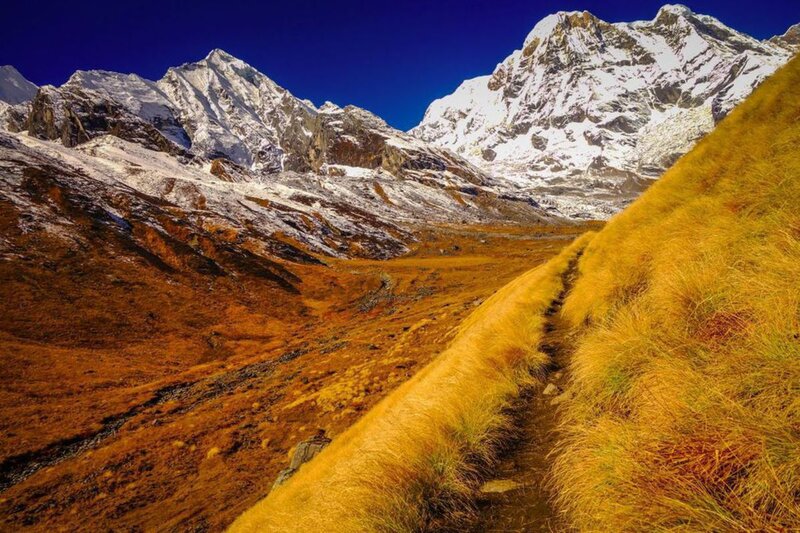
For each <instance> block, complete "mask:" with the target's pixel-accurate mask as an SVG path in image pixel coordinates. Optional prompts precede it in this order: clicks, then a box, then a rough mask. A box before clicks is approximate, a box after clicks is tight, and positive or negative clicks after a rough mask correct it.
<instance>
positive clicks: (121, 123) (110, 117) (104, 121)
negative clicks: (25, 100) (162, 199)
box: [26, 85, 186, 155]
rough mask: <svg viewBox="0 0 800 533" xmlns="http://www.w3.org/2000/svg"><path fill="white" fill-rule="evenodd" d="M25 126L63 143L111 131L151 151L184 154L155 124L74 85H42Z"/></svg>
mask: <svg viewBox="0 0 800 533" xmlns="http://www.w3.org/2000/svg"><path fill="white" fill-rule="evenodd" d="M26 125H27V130H28V133H29V134H30V135H32V136H34V137H37V138H39V139H47V140H57V141H60V142H61V143H63V144H64V146H70V147H71V146H77V145H79V144H82V143H85V142H87V141H89V140H91V139H93V138H95V137H98V136H101V135H107V134H110V135H114V136H116V137H119V138H120V139H125V140H127V141H131V142H135V143H138V144H141V145H142V146H144V147H146V148H149V149H151V150H158V151H161V152H167V153H169V154H173V155H179V154H185V153H186V151H185V149H184V148H182V147H181V146H179V145H178V144H176V143H175V142H173V141H172V140H170V139H168V138H167V137H166V136H165V135H164V134H163V133H162V132H161V130H159V129H158V127H156V125H155V124H154V123H151V122H147V121H145V120H143V119H141V118H140V117H138V116H136V115H134V114H133V113H131V112H130V111H128V110H127V109H125V108H124V107H123V106H122V105H120V104H119V103H117V102H115V101H113V100H109V99H107V98H104V97H103V96H102V95H101V94H99V93H96V92H94V91H90V90H88V89H82V88H80V87H77V86H74V85H65V86H64V87H62V88H60V89H56V88H55V87H50V86H48V87H43V88H41V89H40V90H39V91H38V92H37V94H36V96H35V97H34V99H33V101H32V102H31V107H30V113H29V115H28V118H27V121H26ZM159 125H162V124H160V123H159Z"/></svg>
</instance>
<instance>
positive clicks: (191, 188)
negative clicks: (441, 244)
mask: <svg viewBox="0 0 800 533" xmlns="http://www.w3.org/2000/svg"><path fill="white" fill-rule="evenodd" d="M6 111H7V112H6V113H4V114H3V115H2V116H0V121H2V123H3V124H2V125H3V126H4V127H5V129H6V130H7V132H5V133H3V132H0V185H2V186H0V200H3V201H6V202H8V205H11V206H13V208H14V209H15V210H16V211H17V212H24V213H30V216H28V218H27V219H26V220H27V222H26V223H27V224H28V225H29V226H30V227H31V228H32V229H33V230H36V231H44V232H48V233H50V234H52V236H53V237H56V238H58V239H64V240H66V241H67V242H69V243H73V244H74V243H78V242H81V240H82V239H85V238H87V237H86V235H84V234H83V233H81V232H82V229H83V228H84V227H85V224H84V221H85V217H87V216H88V217H89V219H91V220H93V221H94V222H93V224H95V225H96V224H99V225H101V226H103V227H105V226H107V229H108V230H109V231H113V232H118V233H120V236H119V238H121V239H123V240H124V241H125V242H127V243H128V244H127V245H126V246H128V245H129V246H133V247H134V248H135V249H137V250H145V251H146V253H147V254H150V256H157V257H159V258H160V260H162V261H164V262H165V263H167V264H170V265H172V266H173V267H174V268H178V269H181V268H190V269H192V268H194V266H197V265H200V266H202V268H203V269H208V268H211V269H212V270H215V271H220V272H232V273H236V272H238V271H240V270H241V269H242V268H245V269H250V270H252V268H256V269H257V270H258V269H260V270H264V269H266V271H269V272H272V274H269V275H268V276H267V277H272V278H274V279H280V280H284V281H285V280H286V279H288V278H287V276H286V275H285V273H279V271H280V268H278V267H276V266H275V261H276V260H277V261H295V262H308V261H316V259H315V258H314V257H313V256H312V255H310V254H315V255H321V256H348V257H353V256H365V257H390V256H393V255H397V254H399V253H402V252H403V251H404V250H406V249H407V248H406V246H407V244H408V243H410V242H411V241H412V240H413V239H414V236H413V231H412V229H411V227H412V225H414V224H419V223H423V222H424V223H430V222H437V221H438V222H441V223H453V222H459V221H462V222H481V221H499V220H525V221H537V222H539V221H542V220H545V219H547V218H548V217H549V216H550V215H548V214H547V213H546V212H545V211H544V210H543V209H542V208H540V207H539V206H537V205H536V204H535V202H532V201H531V200H530V198H529V197H525V196H521V195H517V196H515V195H513V194H507V193H506V192H505V191H504V190H501V189H498V188H497V187H496V186H495V184H494V182H493V181H492V180H491V179H489V178H488V177H487V176H486V175H485V174H484V173H483V172H482V171H480V170H479V169H478V168H476V167H474V166H473V165H472V164H470V163H469V162H467V161H466V160H464V159H463V158H461V157H460V156H457V155H455V154H453V153H452V152H450V151H448V150H446V149H443V148H439V147H435V146H432V145H429V144H428V143H426V142H424V141H421V140H419V139H416V138H414V137H412V136H411V135H409V134H406V133H404V132H401V131H398V130H395V129H393V128H391V127H390V126H388V125H387V124H386V123H385V122H384V121H383V120H381V119H380V118H378V117H376V116H375V115H373V114H371V113H369V112H368V111H365V110H363V109H360V108H357V107H354V106H347V107H345V108H340V107H338V106H336V105H334V104H331V103H326V104H325V105H323V106H322V107H321V108H319V109H317V108H316V107H315V106H314V105H313V104H312V103H310V102H308V101H304V100H300V99H298V98H296V97H294V96H293V95H292V94H291V93H290V92H289V91H287V90H286V89H283V88H282V87H280V86H278V85H277V84H275V83H274V82H273V81H272V80H270V79H269V78H267V77H266V76H265V75H264V74H261V73H260V72H258V71H257V70H255V69H254V68H253V67H251V66H249V65H247V64H246V63H244V62H243V61H241V60H239V59H236V58H234V57H233V56H231V55H229V54H226V53H225V52H222V51H220V50H214V51H212V52H211V53H210V54H209V55H208V56H207V57H206V58H205V59H203V60H201V61H198V62H196V63H189V64H185V65H182V66H180V67H176V68H172V69H170V70H169V71H168V72H167V74H166V75H165V76H164V78H163V79H161V80H159V81H158V82H154V81H150V80H146V79H144V78H142V77H140V76H137V75H135V74H120V73H115V72H107V71H78V72H76V73H75V74H74V75H73V76H72V77H70V79H69V80H68V81H67V82H66V83H65V84H64V85H62V86H60V87H54V86H44V87H41V88H39V89H38V91H36V93H35V96H33V98H32V100H31V101H23V102H21V103H18V104H17V105H13V106H12V105H10V104H6ZM34 178H35V179H34ZM31 180H33V181H35V183H34V182H32V181H31ZM43 195H44V196H45V197H46V198H45V199H44V200H43V199H42V196H43ZM51 195H55V196H53V197H52V198H50V196H51ZM47 198H50V199H49V200H48V199H47ZM65 203H66V205H64V204H65ZM79 222H80V223H79ZM92 227H94V226H92ZM0 244H1V243H0ZM70 246H71V245H70ZM2 253H3V250H2V246H0V254H2ZM148 257H149V256H148ZM192 265H194V266H192ZM273 274H274V276H273ZM265 275H267V274H265Z"/></svg>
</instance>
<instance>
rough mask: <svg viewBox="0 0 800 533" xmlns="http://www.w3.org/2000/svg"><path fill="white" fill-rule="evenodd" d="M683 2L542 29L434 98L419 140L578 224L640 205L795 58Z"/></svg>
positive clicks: (793, 34) (781, 44) (568, 18)
mask: <svg viewBox="0 0 800 533" xmlns="http://www.w3.org/2000/svg"><path fill="white" fill-rule="evenodd" d="M797 28H798V26H794V27H793V28H791V29H790V30H789V31H788V32H787V33H786V34H785V35H783V36H781V37H776V38H773V39H770V40H767V41H759V40H757V39H754V38H752V37H750V36H748V35H745V34H743V33H740V32H737V31H735V30H733V29H731V28H729V27H727V26H725V25H724V24H723V23H721V22H720V21H719V20H717V19H715V18H713V17H710V16H706V15H700V14H696V13H693V12H692V11H691V10H689V9H688V8H686V7H685V6H681V5H666V6H664V7H662V8H661V9H660V10H659V12H658V13H657V15H656V16H655V18H653V20H650V21H639V22H631V23H614V24H612V23H608V22H605V21H602V20H600V19H598V18H597V17H595V16H594V15H592V14H591V13H589V12H587V11H583V12H577V11H574V12H559V13H556V14H554V15H550V16H548V17H546V18H545V19H543V20H542V21H540V22H539V23H538V24H536V26H535V27H534V29H533V30H532V31H531V32H530V34H529V35H528V37H527V38H526V39H525V42H524V43H523V45H522V47H521V48H520V49H519V50H516V51H514V52H513V53H512V54H511V55H510V56H508V57H507V58H506V59H505V60H504V61H502V62H501V63H500V64H499V65H498V66H497V68H496V69H495V70H494V72H493V73H492V74H490V75H487V76H481V77H478V78H475V79H471V80H467V81H465V82H464V83H462V84H461V86H460V87H459V88H458V89H457V90H456V91H455V92H454V93H453V94H451V95H449V96H446V97H444V98H441V99H439V100H436V101H434V102H433V103H432V104H431V105H430V107H429V108H428V110H427V112H426V114H425V117H424V119H423V121H422V122H421V123H420V124H419V126H417V127H416V128H414V129H413V130H412V131H411V133H412V134H414V135H415V136H416V137H418V138H419V139H422V140H425V141H428V142H431V143H434V144H438V145H440V146H442V147H446V148H449V149H452V150H453V151H455V152H456V153H458V154H460V155H462V156H464V157H466V158H467V159H469V160H470V161H472V162H473V163H475V164H476V165H478V166H480V167H481V168H483V169H484V170H486V171H487V173H489V174H491V175H493V176H495V177H498V178H504V179H506V180H509V181H511V182H513V183H515V184H516V186H517V187H519V189H520V190H523V191H526V193H530V194H532V195H534V196H535V197H537V198H539V199H540V200H541V201H543V202H545V203H550V204H552V205H555V206H557V208H558V209H559V210H560V211H561V212H564V213H566V214H569V215H571V216H576V217H599V218H604V217H606V216H608V215H609V214H611V213H613V212H615V211H617V210H619V209H620V208H621V207H623V206H624V205H625V204H626V203H627V202H629V201H630V200H632V199H633V198H635V197H636V196H637V195H638V194H639V193H640V192H641V191H642V190H643V189H644V188H645V187H646V186H647V185H648V184H649V183H650V181H651V180H652V179H654V178H656V177H658V176H659V175H660V174H661V173H662V172H663V171H664V170H665V169H666V168H668V167H669V166H670V165H671V164H672V163H673V162H674V161H675V160H676V159H677V158H678V157H679V156H680V155H682V154H684V153H686V152H687V151H688V150H689V149H690V148H691V146H692V145H693V144H694V142H696V140H697V139H699V138H700V137H702V136H703V135H704V134H705V133H707V132H709V131H710V130H711V129H712V128H713V126H714V124H715V123H716V122H717V121H719V120H720V119H721V118H722V117H724V116H725V115H726V114H727V113H728V112H729V111H730V110H731V109H732V108H733V107H734V106H735V105H736V104H737V103H739V102H740V101H742V100H743V99H744V98H745V97H746V96H747V95H749V94H750V92H751V91H752V90H753V89H754V88H755V87H756V86H757V85H758V84H759V83H760V82H761V81H762V80H763V79H764V78H766V77H767V76H769V75H770V74H771V73H772V72H774V71H775V70H776V69H777V68H778V67H779V66H781V65H782V64H784V63H785V62H786V61H788V59H789V58H790V57H791V55H792V54H793V53H794V51H796V50H797V37H798V35H797V31H798V30H797Z"/></svg>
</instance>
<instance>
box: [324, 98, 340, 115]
mask: <svg viewBox="0 0 800 533" xmlns="http://www.w3.org/2000/svg"><path fill="white" fill-rule="evenodd" d="M340 111H342V108H341V107H339V106H338V105H336V104H334V103H333V102H331V101H330V100H326V101H325V103H324V104H322V106H320V108H319V112H320V113H338V112H340Z"/></svg>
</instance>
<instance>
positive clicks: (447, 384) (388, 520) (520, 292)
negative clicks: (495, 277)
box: [231, 234, 589, 532]
mask: <svg viewBox="0 0 800 533" xmlns="http://www.w3.org/2000/svg"><path fill="white" fill-rule="evenodd" d="M588 239H589V235H588V234H587V235H586V236H583V237H581V238H579V239H578V240H577V241H576V242H574V243H573V244H572V245H571V246H570V247H568V248H567V249H565V250H564V251H563V252H562V253H561V254H560V255H559V256H558V257H556V258H555V259H553V260H551V261H550V262H549V263H547V264H546V265H543V266H542V267H540V268H537V269H535V270H532V271H530V272H528V273H527V274H524V275H523V276H520V277H519V278H517V279H516V280H514V281H513V282H511V283H510V284H508V285H507V286H505V287H504V288H503V289H501V290H500V291H498V292H497V293H496V294H495V295H493V296H492V297H491V298H489V299H488V300H487V301H486V302H484V303H483V304H482V305H481V306H480V307H479V308H478V309H477V310H476V311H475V312H474V313H472V315H470V317H469V318H468V319H467V320H466V321H465V322H464V323H463V324H462V325H461V326H460V330H459V333H458V335H457V336H456V338H455V339H454V340H453V342H452V344H451V345H450V346H449V347H448V348H447V350H445V351H444V352H443V353H441V354H440V355H439V356H438V358H436V359H435V360H434V361H433V362H432V363H431V364H430V365H428V366H427V367H426V368H424V369H423V370H421V371H420V372H419V373H418V374H417V375H416V376H414V378H412V379H411V380H410V381H409V382H407V383H405V384H404V385H402V386H401V387H400V388H398V389H397V390H396V391H395V392H394V393H392V394H391V395H390V396H389V397H387V398H386V399H385V400H384V401H382V402H381V403H380V404H378V405H377V406H376V407H375V408H374V409H372V410H371V411H370V412H369V413H368V414H367V415H365V417H364V418H363V419H362V420H360V421H359V422H358V423H357V424H355V425H354V426H353V427H352V428H350V429H349V430H348V431H346V432H345V433H344V434H342V435H341V436H339V437H338V438H336V439H335V440H334V442H333V443H332V444H331V446H329V447H328V448H327V449H326V450H324V451H323V452H322V453H321V454H320V455H319V456H318V457H317V458H316V459H315V460H314V461H312V462H310V463H309V464H307V465H305V466H304V467H303V468H302V469H301V470H300V472H298V474H296V475H295V476H294V477H293V478H291V479H290V480H289V482H288V483H287V484H286V485H285V486H283V487H281V488H280V489H278V490H276V491H275V492H273V493H272V494H270V495H269V496H268V497H267V498H265V499H264V500H262V501H261V502H259V503H258V504H257V505H256V506H255V507H253V508H252V509H250V510H249V511H248V512H246V513H245V514H243V515H242V516H241V517H239V519H237V521H236V522H235V523H234V524H233V525H232V526H231V531H236V532H243V531H312V530H313V531H418V530H420V529H423V528H426V527H429V528H430V527H434V528H435V527H436V520H446V521H448V523H457V522H459V521H461V520H466V519H468V518H469V516H470V513H471V509H472V507H471V500H472V497H473V495H474V492H475V489H476V485H477V483H478V479H479V473H480V472H479V470H480V468H481V467H482V466H485V465H487V464H489V463H491V461H492V460H493V459H494V456H495V452H496V451H497V449H498V446H499V445H500V441H501V440H502V438H503V437H504V434H505V432H506V431H507V430H508V429H509V426H510V424H511V421H510V417H509V415H508V412H509V410H510V408H511V407H512V405H513V403H514V402H515V400H516V399H517V398H518V397H519V395H520V393H521V391H522V390H523V389H524V388H525V387H528V386H530V385H531V383H532V382H533V380H534V378H533V377H532V376H533V375H534V373H535V371H537V370H539V369H540V368H541V367H542V366H543V365H544V364H546V363H547V361H548V359H547V356H546V355H544V354H542V353H540V352H539V351H538V349H537V346H538V344H539V339H540V338H541V335H542V329H543V324H544V319H543V313H544V311H545V310H546V309H547V307H548V306H549V305H550V302H551V301H552V300H553V299H555V298H556V296H557V295H558V294H559V292H560V291H561V290H562V280H561V276H560V275H561V273H562V272H563V271H564V270H565V269H566V268H568V264H569V261H570V259H571V258H573V257H574V256H575V254H576V253H577V251H578V250H579V249H580V248H581V247H583V246H584V245H585V242H586V241H587V240H588Z"/></svg>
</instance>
